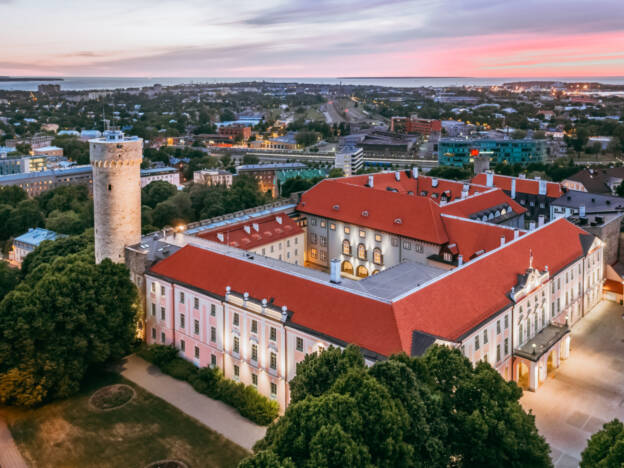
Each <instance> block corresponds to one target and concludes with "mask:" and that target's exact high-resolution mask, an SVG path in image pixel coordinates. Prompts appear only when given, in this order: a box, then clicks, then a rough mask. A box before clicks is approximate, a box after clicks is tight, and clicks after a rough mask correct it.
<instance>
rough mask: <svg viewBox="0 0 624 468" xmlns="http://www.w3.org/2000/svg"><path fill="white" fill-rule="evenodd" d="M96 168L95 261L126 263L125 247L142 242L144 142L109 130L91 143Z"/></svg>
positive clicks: (90, 149)
mask: <svg viewBox="0 0 624 468" xmlns="http://www.w3.org/2000/svg"><path fill="white" fill-rule="evenodd" d="M89 152H90V159H91V166H92V167H93V208H94V218H95V262H96V263H100V262H101V261H102V260H103V259H105V258H109V259H111V260H112V261H113V262H115V263H123V262H124V248H125V247H126V245H131V244H136V243H137V242H139V241H140V240H141V160H142V158H143V140H142V139H141V138H138V137H126V136H124V134H123V133H122V132H120V131H119V130H106V131H105V132H104V136H103V137H102V138H95V139H93V140H89Z"/></svg>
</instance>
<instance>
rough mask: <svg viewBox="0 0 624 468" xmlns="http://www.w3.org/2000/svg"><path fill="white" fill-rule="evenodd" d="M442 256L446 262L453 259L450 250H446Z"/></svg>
mask: <svg viewBox="0 0 624 468" xmlns="http://www.w3.org/2000/svg"><path fill="white" fill-rule="evenodd" d="M442 258H443V259H444V261H445V262H452V261H453V255H452V254H451V253H450V252H444V254H442Z"/></svg>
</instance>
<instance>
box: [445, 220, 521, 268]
mask: <svg viewBox="0 0 624 468" xmlns="http://www.w3.org/2000/svg"><path fill="white" fill-rule="evenodd" d="M442 223H443V224H444V228H445V229H446V233H447V234H448V236H449V239H451V245H455V246H456V250H457V251H456V252H453V253H459V254H461V255H462V256H463V258H464V261H468V260H469V259H471V258H473V257H475V256H476V253H477V252H481V253H480V254H479V255H482V254H483V253H486V252H489V251H491V250H494V249H496V248H497V247H500V244H501V237H505V242H509V241H511V240H513V238H514V230H513V229H511V228H509V227H505V226H498V225H493V224H485V223H482V222H480V221H469V220H466V219H463V218H456V217H452V216H447V215H442ZM520 233H522V234H523V233H524V231H520ZM451 245H449V247H451ZM451 250H452V249H451Z"/></svg>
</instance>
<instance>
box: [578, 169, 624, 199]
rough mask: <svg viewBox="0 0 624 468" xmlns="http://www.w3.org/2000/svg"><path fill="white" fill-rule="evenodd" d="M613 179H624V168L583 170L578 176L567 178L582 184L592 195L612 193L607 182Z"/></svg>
mask: <svg viewBox="0 0 624 468" xmlns="http://www.w3.org/2000/svg"><path fill="white" fill-rule="evenodd" d="M611 178H617V179H624V168H622V167H610V168H605V169H587V168H584V169H581V170H580V171H578V172H577V173H576V174H572V175H571V176H569V177H566V180H572V181H575V182H580V183H582V184H583V186H584V187H585V190H587V191H588V192H591V193H608V194H610V193H611V189H610V188H609V186H608V185H607V182H608V181H609V179H611Z"/></svg>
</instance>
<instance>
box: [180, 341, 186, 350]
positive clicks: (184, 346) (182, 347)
mask: <svg viewBox="0 0 624 468" xmlns="http://www.w3.org/2000/svg"><path fill="white" fill-rule="evenodd" d="M180 351H182V352H184V351H186V343H185V342H184V340H180Z"/></svg>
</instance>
